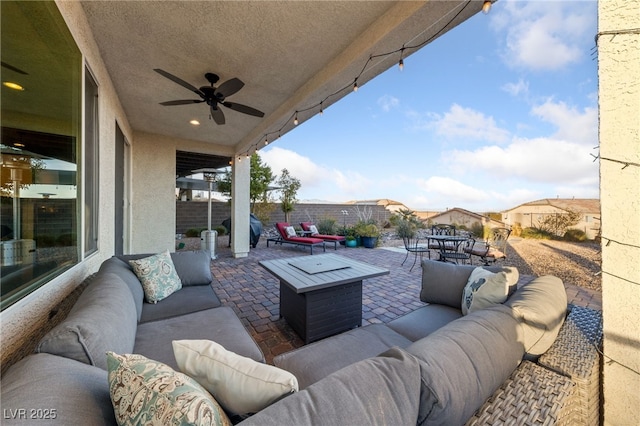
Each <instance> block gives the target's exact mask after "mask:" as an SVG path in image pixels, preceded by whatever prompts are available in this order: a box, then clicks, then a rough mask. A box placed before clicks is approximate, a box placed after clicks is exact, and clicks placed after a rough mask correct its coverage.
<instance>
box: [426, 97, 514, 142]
mask: <svg viewBox="0 0 640 426" xmlns="http://www.w3.org/2000/svg"><path fill="white" fill-rule="evenodd" d="M427 118H428V119H431V121H427V123H426V124H424V125H423V126H425V127H428V128H433V129H435V131H436V133H437V134H438V135H441V136H444V137H446V138H448V139H456V138H462V139H467V140H471V141H475V142H477V141H489V142H494V143H502V142H506V141H508V139H509V132H508V131H507V130H505V129H501V128H500V127H498V125H497V124H496V122H495V120H494V119H493V117H491V116H486V115H484V114H483V113H481V112H479V111H475V110H473V109H471V108H464V107H462V106H460V105H458V104H453V105H452V106H451V108H450V109H449V111H448V112H445V113H444V115H438V114H428V115H427Z"/></svg>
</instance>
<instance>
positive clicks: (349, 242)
mask: <svg viewBox="0 0 640 426" xmlns="http://www.w3.org/2000/svg"><path fill="white" fill-rule="evenodd" d="M345 245H346V246H347V247H358V242H357V241H356V237H354V236H353V235H347V236H346V237H345Z"/></svg>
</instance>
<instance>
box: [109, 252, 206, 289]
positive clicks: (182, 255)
mask: <svg viewBox="0 0 640 426" xmlns="http://www.w3.org/2000/svg"><path fill="white" fill-rule="evenodd" d="M154 254H155V253H146V254H125V255H122V256H118V258H119V259H120V260H122V261H124V262H125V263H127V264H128V263H129V261H130V260H139V259H144V258H145V257H149V256H153V255H154ZM170 254H171V260H172V261H173V266H174V267H175V269H176V272H177V273H178V277H180V281H181V282H182V285H183V286H190V285H208V284H211V281H213V276H212V275H211V254H209V253H208V252H206V251H204V250H195V251H192V250H185V251H176V252H173V253H170ZM132 272H133V270H132Z"/></svg>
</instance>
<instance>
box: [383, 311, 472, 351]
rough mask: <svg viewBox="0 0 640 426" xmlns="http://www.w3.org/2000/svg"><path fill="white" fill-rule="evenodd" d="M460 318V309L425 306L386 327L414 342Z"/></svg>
mask: <svg viewBox="0 0 640 426" xmlns="http://www.w3.org/2000/svg"><path fill="white" fill-rule="evenodd" d="M461 316H462V313H461V312H460V308H452V307H450V306H445V305H427V306H423V307H422V308H418V309H416V310H415V311H413V312H410V313H408V314H406V315H403V316H401V317H400V318H397V319H394V320H393V321H391V322H390V323H388V324H387V326H388V327H389V328H390V329H392V330H393V331H395V332H397V333H400V334H402V335H403V336H404V337H406V338H407V339H409V340H411V341H412V342H415V341H416V340H420V339H422V338H423V337H426V336H428V335H429V334H431V333H433V332H434V331H436V330H437V329H439V328H440V327H442V326H444V325H447V324H449V323H450V322H451V321H453V320H455V319H458V318H460V317H461Z"/></svg>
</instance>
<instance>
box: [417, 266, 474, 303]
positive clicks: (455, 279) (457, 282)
mask: <svg viewBox="0 0 640 426" xmlns="http://www.w3.org/2000/svg"><path fill="white" fill-rule="evenodd" d="M474 269H475V266H471V265H456V264H453V263H446V262H439V261H436V260H426V259H425V260H423V261H422V289H421V291H420V300H422V301H423V302H426V303H435V304H438V305H446V306H450V307H452V308H457V309H458V310H460V309H461V303H462V290H463V289H464V286H465V285H467V280H468V279H469V276H470V275H471V272H472V271H473V270H474Z"/></svg>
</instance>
